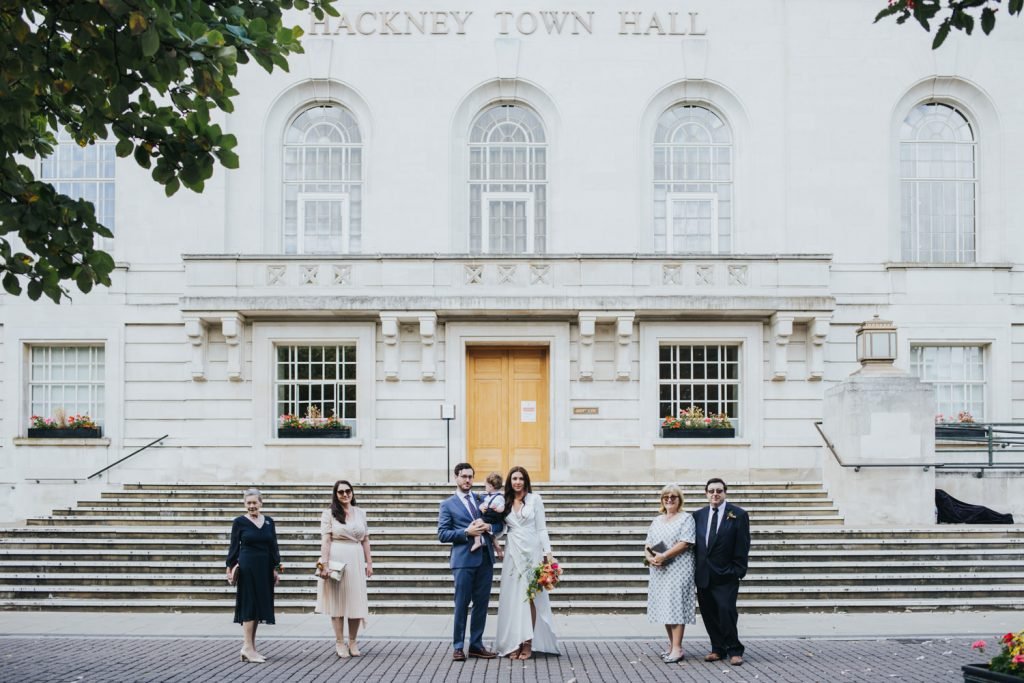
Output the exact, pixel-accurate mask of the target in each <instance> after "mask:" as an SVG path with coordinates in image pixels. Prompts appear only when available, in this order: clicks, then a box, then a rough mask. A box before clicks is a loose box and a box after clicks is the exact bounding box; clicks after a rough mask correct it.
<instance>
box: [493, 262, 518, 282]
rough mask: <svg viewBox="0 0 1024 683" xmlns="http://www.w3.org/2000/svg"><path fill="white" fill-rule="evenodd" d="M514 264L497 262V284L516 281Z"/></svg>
mask: <svg viewBox="0 0 1024 683" xmlns="http://www.w3.org/2000/svg"><path fill="white" fill-rule="evenodd" d="M517 270H518V269H517V268H516V264H514V263H499V264H498V284H499V285H514V284H515V283H516V271H517Z"/></svg>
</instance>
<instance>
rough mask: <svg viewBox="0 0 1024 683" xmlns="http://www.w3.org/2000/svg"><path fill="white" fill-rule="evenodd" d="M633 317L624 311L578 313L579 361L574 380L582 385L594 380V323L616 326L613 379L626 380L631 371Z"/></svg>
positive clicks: (632, 314) (595, 326) (595, 325)
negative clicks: (577, 380)
mask: <svg viewBox="0 0 1024 683" xmlns="http://www.w3.org/2000/svg"><path fill="white" fill-rule="evenodd" d="M635 317H636V315H635V314H634V313H631V312H623V311H580V313H579V316H578V320H579V329H580V343H579V358H578V359H577V369H578V374H577V378H578V379H579V380H580V381H581V382H588V381H591V380H593V379H594V338H595V335H596V332H597V323H599V322H601V323H604V322H610V323H614V324H615V379H618V380H628V379H629V378H630V374H631V371H632V363H633V358H632V352H631V349H632V344H633V320H634V319H635Z"/></svg>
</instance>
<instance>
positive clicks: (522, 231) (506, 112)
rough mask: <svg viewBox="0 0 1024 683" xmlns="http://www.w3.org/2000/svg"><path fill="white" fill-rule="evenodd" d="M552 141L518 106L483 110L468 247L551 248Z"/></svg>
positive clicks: (475, 143) (474, 134)
mask: <svg viewBox="0 0 1024 683" xmlns="http://www.w3.org/2000/svg"><path fill="white" fill-rule="evenodd" d="M547 152H548V147H547V139H546V137H545V135H544V126H543V124H542V123H541V120H540V117H538V116H537V114H535V113H534V112H533V111H532V110H530V109H528V108H526V107H524V106H522V105H518V104H500V105H497V106H494V107H491V108H490V109H487V110H485V111H483V112H482V113H481V114H480V115H479V116H477V117H476V119H475V120H474V121H473V125H472V127H471V129H470V134H469V250H470V252H471V253H474V254H541V253H544V251H545V250H546V246H547V215H548V160H547Z"/></svg>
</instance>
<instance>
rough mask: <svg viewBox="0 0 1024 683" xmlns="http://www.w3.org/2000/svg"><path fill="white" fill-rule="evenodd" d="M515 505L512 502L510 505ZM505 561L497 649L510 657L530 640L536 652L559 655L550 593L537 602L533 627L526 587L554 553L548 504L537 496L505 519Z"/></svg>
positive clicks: (539, 598)
mask: <svg viewBox="0 0 1024 683" xmlns="http://www.w3.org/2000/svg"><path fill="white" fill-rule="evenodd" d="M509 504H510V505H511V502H510V503H509ZM505 532H506V534H507V536H506V539H507V540H506V542H505V559H504V561H503V562H502V567H501V591H500V595H499V600H498V629H497V638H496V639H495V641H494V649H495V650H497V651H498V654H499V655H507V654H508V653H510V652H512V651H513V650H515V649H516V648H517V647H519V645H520V644H521V643H523V642H525V641H527V640H532V641H533V651H534V652H549V653H552V654H557V653H558V639H557V638H556V637H555V627H554V626H555V625H554V620H553V619H552V617H551V600H550V599H549V598H548V593H547V591H541V592H540V593H538V594H537V596H536V597H535V598H534V599H533V604H534V606H535V607H536V608H537V626H536V628H534V626H533V625H532V624H531V618H530V602H529V600H527V599H526V587H527V586H528V585H529V584H530V579H531V578H532V574H533V570H534V568H535V567H536V566H537V565H539V564H540V563H541V561H542V560H543V559H544V554H545V553H550V552H551V539H549V538H548V528H547V523H546V522H545V519H544V502H543V501H542V500H541V498H540V496H539V495H537V494H536V493H528V494H526V499H525V500H524V501H523V507H522V509H521V510H520V511H519V512H516V510H515V506H514V505H513V507H512V511H511V512H509V513H508V517H506V518H505Z"/></svg>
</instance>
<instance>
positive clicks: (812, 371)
mask: <svg viewBox="0 0 1024 683" xmlns="http://www.w3.org/2000/svg"><path fill="white" fill-rule="evenodd" d="M831 319H832V316H831V315H817V316H815V317H814V318H812V319H811V321H810V322H809V323H807V337H808V342H809V343H808V349H807V379H808V380H811V381H814V380H821V379H822V378H824V377H825V341H826V340H827V339H828V331H829V327H830V325H831Z"/></svg>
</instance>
